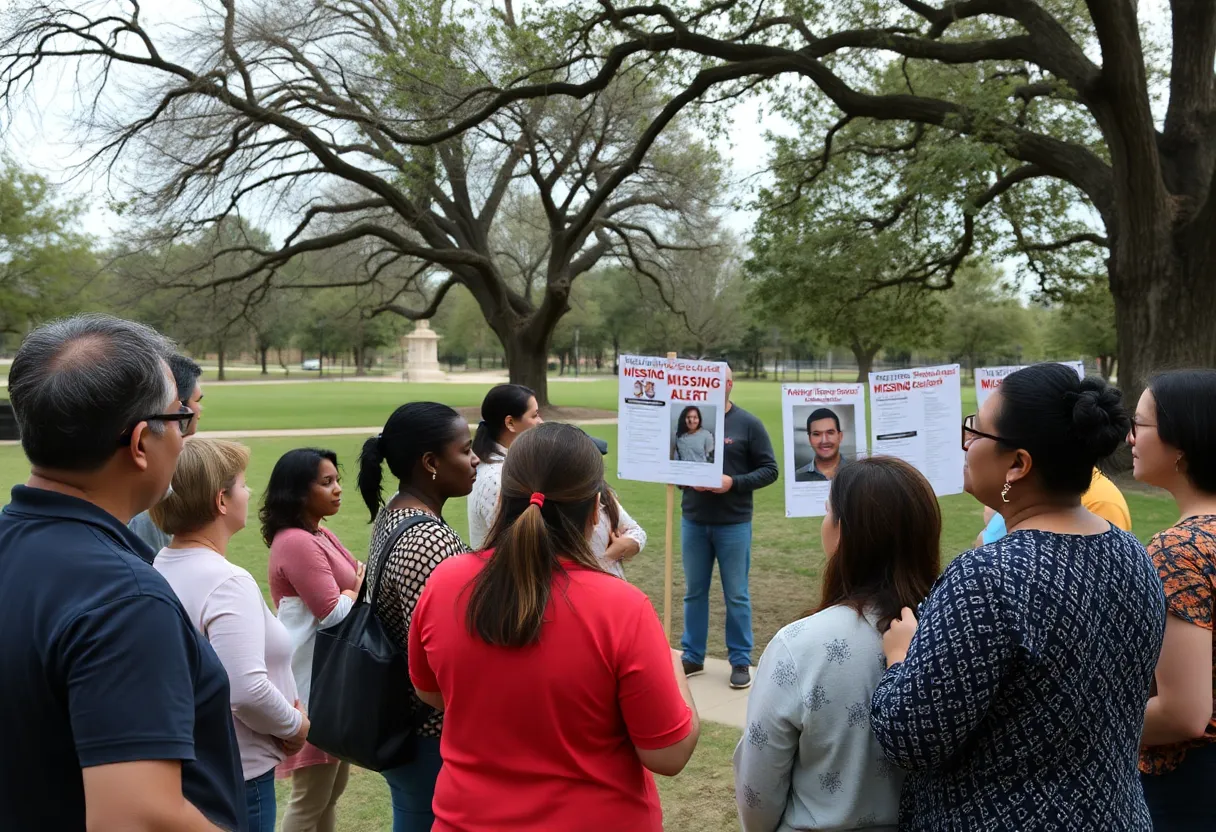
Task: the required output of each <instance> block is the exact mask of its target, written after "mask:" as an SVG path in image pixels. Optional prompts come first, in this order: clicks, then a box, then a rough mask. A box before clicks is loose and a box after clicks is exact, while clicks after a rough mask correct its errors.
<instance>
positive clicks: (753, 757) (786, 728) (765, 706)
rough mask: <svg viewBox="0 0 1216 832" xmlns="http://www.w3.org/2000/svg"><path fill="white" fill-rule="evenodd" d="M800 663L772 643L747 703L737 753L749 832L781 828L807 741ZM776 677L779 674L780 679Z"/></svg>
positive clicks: (741, 806) (738, 789) (738, 794)
mask: <svg viewBox="0 0 1216 832" xmlns="http://www.w3.org/2000/svg"><path fill="white" fill-rule="evenodd" d="M797 668H798V662H797V661H796V660H795V659H794V657H793V655H791V654H790V650H789V647H788V646H787V645H786V643H785V641H784V640H782V639H780V638H777V639H774V640H773V641H771V642H769V645H768V647H767V648H766V649H765V651H764V655H763V656H761V657H760V666H759V667H758V668H757V669H756V683H755V684H754V685H753V686H752V690H751V694H750V695H749V696H748V698H747V728H746V729H745V730H744V732H743V737H742V738H741V739H740V740H739V745H738V746H737V747H736V748H735V760H734V768H735V802H736V804H738V810H739V822H740V823H741V824H742V825H743V830H744V832H773V830H775V829H777V827H778V826H780V825H781V817H782V815H784V813H785V803H786V799H787V797H788V796H789V783H790V773H791V772H792V771H793V769H794V760H795V758H796V757H797V755H798V741H799V739H800V738H801V737H802V719H803V707H804V706H803V703H802V697H801V696H800V695H799V690H800V685H801V683H802V679H801V676H800V675H799V673H798V670H797ZM774 674H776V675H774Z"/></svg>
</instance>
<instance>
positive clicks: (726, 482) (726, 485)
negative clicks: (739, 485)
mask: <svg viewBox="0 0 1216 832" xmlns="http://www.w3.org/2000/svg"><path fill="white" fill-rule="evenodd" d="M734 484H735V481H734V480H733V479H731V478H730V477H728V476H726V474H723V475H722V486H721V487H720V488H710V489H708V490H709V491H712V492H713V493H715V494H725V493H726V492H727V491H730V487H731V486H732V485H734Z"/></svg>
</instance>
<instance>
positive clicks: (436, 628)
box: [409, 553, 692, 832]
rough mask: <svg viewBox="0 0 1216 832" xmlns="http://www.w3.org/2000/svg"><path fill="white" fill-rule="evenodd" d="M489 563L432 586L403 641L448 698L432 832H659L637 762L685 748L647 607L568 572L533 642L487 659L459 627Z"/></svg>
mask: <svg viewBox="0 0 1216 832" xmlns="http://www.w3.org/2000/svg"><path fill="white" fill-rule="evenodd" d="M488 556H489V555H488V553H481V554H476V555H462V556H460V557H455V558H451V559H449V560H447V561H444V562H443V563H442V564H440V566H439V567H438V568H436V569H435V571H434V572H433V573H431V577H430V579H429V580H428V581H427V582H426V588H425V589H424V590H423V591H422V597H421V599H419V601H418V606H417V608H416V609H415V610H414V619H413V624H412V626H411V628H410V643H409V658H410V677H411V679H412V680H413V682H414V685H415V686H416V687H418V688H420V689H421V690H424V691H432V692H433V691H438V692H440V693H442V694H443V699H444V704H445V705H446V711H445V714H444V727H443V738H442V740H441V745H440V750H441V752H442V755H443V768H442V769H440V772H439V780H438V782H437V783H436V784H435V801H434V810H435V826H434V829H435V830H436V832H441V831H442V830H451V832H457V830H459V832H466V830H467V831H468V832H473V831H474V830H487V831H488V830H493V832H502V831H505V830H529V832H534V831H535V830H542V829H543V830H546V832H550V830H551V832H562V830H579V832H593V830H614V832H615V831H616V830H630V832H644V831H645V830H654V832H662V829H663V813H662V808H661V807H660V805H659V794H658V791H657V789H656V788H655V784H654V778H653V777H652V776H651V774H650V772H649V771H647V770H646V769H644V768H643V767H642V764H641V762H640V761H639V760H638V755H637V752H636V750H635V746H636V747H637V748H642V749H656V748H666V747H668V746H670V745H674V744H675V743H677V742H679V741H680V740H682V739H684V738H685V737H686V736H688V733H689V731H690V730H691V729H692V712H691V710H690V709H689V707H688V705H687V704H685V702H684V698H683V697H682V696H681V695H680V689H679V687H678V685H677V684H676V679H675V673H674V670H673V667H672V660H671V650H670V648H669V647H668V645H667V640H666V638H664V636H663V628H662V626H661V625H660V624H659V619H658V616H657V615H655V612H654V607H652V606H651V605H650V600H649V599H648V598H647V597H646V596H645V594H643V593H642V591H641V590H639V589H637V588H636V587H634V586H631V585H629V584H628V583H626V582H625V581H623V580H621V579H620V578H617V577H615V576H614V575H609V574H607V573H604V572H600V571H598V570H591V569H586V568H584V567H581V566H577V565H574V564H568V565H567V566H566V571H565V572H564V573H562V572H558V573H555V574H554V578H553V594H552V596H551V597H550V600H549V608H548V610H547V612H546V614H545V623H544V625H543V627H542V629H541V634H540V642H539V643H538V644H535V645H531V646H528V647H523V648H507V647H495V646H491V645H489V644H486V643H485V642H484V641H482V640H481V638H480V637H479V636H476V635H473V634H470V632H469V630H468V628H467V627H466V626H465V612H466V610H467V608H468V601H469V594H470V591H471V584H472V581H473V579H474V578H475V577H476V576H477V573H478V572H480V571H481V568H482V567H483V566H484V564H485V561H486V558H487V557H488Z"/></svg>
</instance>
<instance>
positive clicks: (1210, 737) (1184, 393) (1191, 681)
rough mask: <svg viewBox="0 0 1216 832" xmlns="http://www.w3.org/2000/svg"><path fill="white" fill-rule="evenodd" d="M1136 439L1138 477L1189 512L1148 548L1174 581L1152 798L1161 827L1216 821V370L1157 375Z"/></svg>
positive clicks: (1135, 424)
mask: <svg viewBox="0 0 1216 832" xmlns="http://www.w3.org/2000/svg"><path fill="white" fill-rule="evenodd" d="M1128 441H1129V442H1130V443H1131V446H1132V458H1133V460H1134V463H1133V465H1134V468H1133V470H1134V472H1135V476H1136V479H1137V480H1139V481H1141V482H1145V483H1148V484H1149V485H1155V486H1157V487H1158V488H1164V489H1165V490H1166V491H1168V492H1170V495H1171V496H1172V497H1173V498H1174V502H1176V503H1177V504H1178V511H1179V514H1180V516H1181V519H1180V520H1179V521H1178V522H1177V523H1176V524H1175V525H1174V526H1172V527H1171V528H1168V529H1166V530H1165V531H1163V532H1161V533H1160V534H1158V535H1156V536H1155V537H1154V538H1153V539H1152V540H1151V541H1150V542H1149V544H1148V551H1149V554H1150V555H1152V558H1153V563H1155V564H1156V566H1157V574H1158V575H1159V576H1160V578H1161V583H1162V584H1163V585H1164V587H1165V598H1166V610H1167V611H1168V615H1167V616H1166V619H1165V643H1164V644H1163V645H1162V647H1161V659H1160V660H1159V661H1158V662H1157V671H1156V673H1155V674H1154V680H1155V682H1156V686H1155V690H1154V691H1153V697H1152V699H1150V700H1149V701H1148V708H1147V709H1146V710H1145V712H1144V735H1143V736H1142V737H1141V738H1140V742H1141V744H1142V745H1143V748H1142V749H1141V752H1140V772H1141V783H1142V784H1143V785H1144V798H1145V800H1146V801H1148V809H1149V812H1150V813H1151V814H1152V816H1153V825H1154V828H1155V829H1157V830H1159V832H1189V830H1212V829H1216V803H1214V802H1213V801H1212V800H1210V799H1197V798H1199V797H1200V796H1204V795H1206V794H1207V792H1206V790H1208V789H1211V787H1212V785H1213V784H1216V714H1213V708H1212V702H1213V697H1216V682H1214V680H1213V673H1212V668H1213V666H1216V656H1214V652H1216V651H1214V647H1216V645H1214V644H1213V639H1212V625H1213V615H1214V606H1216V370H1178V371H1175V372H1170V373H1163V374H1161V375H1159V376H1157V377H1156V378H1154V379H1152V380H1150V381H1149V383H1148V388H1147V389H1146V390H1145V391H1144V394H1143V395H1142V396H1141V397H1140V402H1139V404H1138V405H1137V407H1136V416H1135V418H1134V419H1133V421H1132V431H1131V435H1130V436H1129V437H1128Z"/></svg>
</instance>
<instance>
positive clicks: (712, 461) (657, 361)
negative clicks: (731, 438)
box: [617, 355, 726, 488]
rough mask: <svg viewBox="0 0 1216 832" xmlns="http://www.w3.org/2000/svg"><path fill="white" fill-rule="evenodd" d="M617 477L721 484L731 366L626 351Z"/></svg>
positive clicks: (713, 486) (619, 413)
mask: <svg viewBox="0 0 1216 832" xmlns="http://www.w3.org/2000/svg"><path fill="white" fill-rule="evenodd" d="M620 366H621V375H620V382H619V383H620V398H619V401H618V412H617V447H618V448H619V449H620V450H619V452H618V454H617V476H618V477H620V478H621V479H623V480H639V481H641V482H661V483H668V484H671V485H690V486H702V487H705V488H718V487H719V486H721V485H722V439H723V435H724V423H725V418H726V365H725V364H724V363H722V362H719V361H696V360H689V359H684V358H672V359H668V358H659V357H652V356H638V355H622V356H621V359H620Z"/></svg>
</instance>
